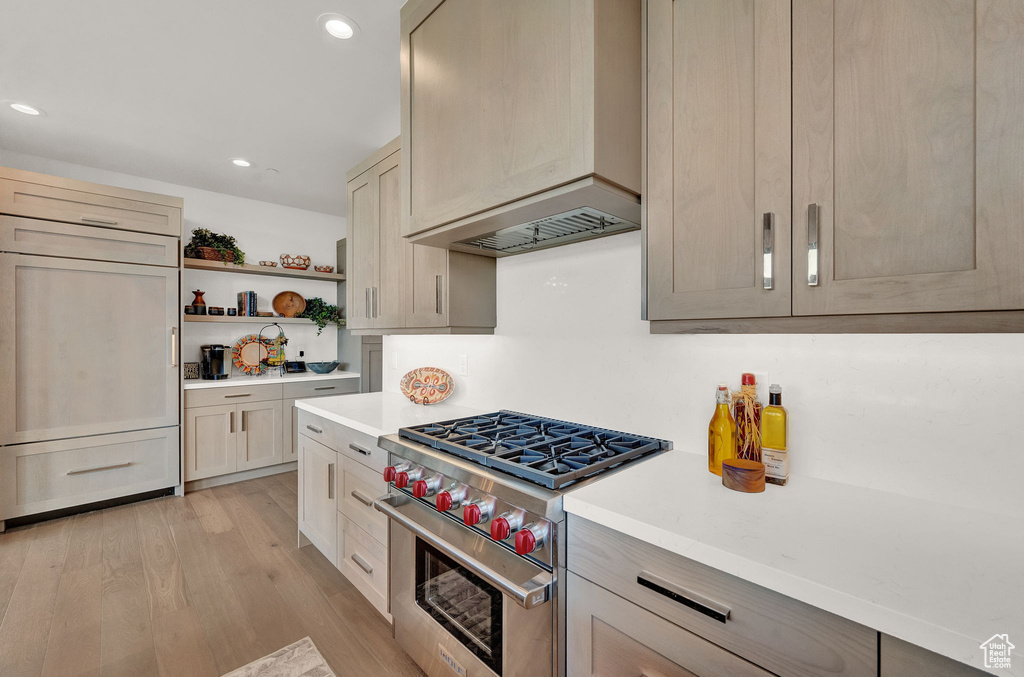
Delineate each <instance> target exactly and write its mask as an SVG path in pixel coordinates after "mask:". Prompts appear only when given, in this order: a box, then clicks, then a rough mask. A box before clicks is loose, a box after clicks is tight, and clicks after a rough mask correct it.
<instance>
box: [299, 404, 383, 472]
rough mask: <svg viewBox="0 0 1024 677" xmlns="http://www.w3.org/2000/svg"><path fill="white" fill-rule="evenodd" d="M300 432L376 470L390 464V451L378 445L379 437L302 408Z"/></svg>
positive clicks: (381, 470) (300, 412) (380, 470)
mask: <svg viewBox="0 0 1024 677" xmlns="http://www.w3.org/2000/svg"><path fill="white" fill-rule="evenodd" d="M299 434H301V435H305V436H307V437H309V438H311V439H314V440H317V441H318V442H320V443H321V444H324V445H326V446H328V447H330V448H331V449H334V450H335V451H337V452H339V453H342V454H345V455H346V456H348V457H349V458H351V459H353V460H355V461H357V462H359V463H362V464H363V465H365V466H367V467H368V468H370V470H373V471H375V472H383V470H384V468H386V467H387V465H388V452H386V451H384V450H383V449H381V448H380V447H378V446H377V438H375V437H371V436H370V435H367V434H366V433H361V432H359V431H358V430H353V429H351V428H347V427H345V426H343V425H341V424H340V423H335V422H334V421H328V420H327V419H325V418H322V417H320V416H317V415H316V414H311V413H309V412H308V411H303V410H301V409H300V410H299Z"/></svg>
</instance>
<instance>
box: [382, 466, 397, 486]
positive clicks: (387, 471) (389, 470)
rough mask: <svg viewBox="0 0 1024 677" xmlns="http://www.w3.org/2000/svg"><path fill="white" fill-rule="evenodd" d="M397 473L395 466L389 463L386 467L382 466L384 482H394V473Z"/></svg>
mask: <svg viewBox="0 0 1024 677" xmlns="http://www.w3.org/2000/svg"><path fill="white" fill-rule="evenodd" d="M397 474H398V471H397V470H395V466H393V465H389V466H388V467H386V468H384V481H385V482H394V481H395V475H397Z"/></svg>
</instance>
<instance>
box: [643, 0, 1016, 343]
mask: <svg viewBox="0 0 1024 677" xmlns="http://www.w3.org/2000/svg"><path fill="white" fill-rule="evenodd" d="M940 5H941V6H940ZM940 5H936V6H935V7H932V6H931V5H930V4H929V5H928V7H927V8H926V7H924V6H922V5H921V4H920V3H916V2H910V1H909V0H860V1H858V2H841V1H836V0H794V1H793V2H792V17H790V2H789V1H788V0H786V1H783V2H780V1H778V0H765V1H764V2H757V3H752V2H749V1H746V0H721V1H719V2H715V3H706V2H696V1H691V0H676V1H675V2H673V1H671V0H649V3H648V10H647V18H646V21H647V35H648V50H647V56H646V58H647V66H648V67H647V82H646V94H645V95H646V98H647V115H646V143H647V148H648V153H647V163H648V165H647V172H646V177H647V182H646V185H645V203H646V221H645V227H646V248H645V249H646V257H647V297H646V298H647V314H648V319H651V320H652V321H653V322H652V331H655V332H658V331H814V332H827V331H1007V330H1009V331H1020V330H1021V328H1022V327H1024V319H1022V316H1024V314H1022V313H1019V312H1015V313H1005V312H993V311H1007V310H1013V311H1020V310H1021V309H1024V268H1021V266H1020V265H1019V261H1020V260H1021V257H1022V255H1024V222H1022V221H1021V219H1020V214H1022V213H1024V183H1022V182H1021V181H1020V180H1019V177H1021V176H1024V155H1022V154H1021V153H1020V152H1018V151H1019V149H1020V148H1021V147H1022V145H1024V81H1022V80H1021V79H1020V78H1018V77H1016V75H1015V73H1016V72H1017V70H1019V69H1018V67H1017V65H1018V64H1020V63H1022V62H1024V1H1022V0H1012V1H1011V0H1008V1H1006V2H999V3H984V2H976V1H975V0H951V1H950V2H944V3H940ZM790 27H792V28H790ZM790 49H792V58H791V60H790V56H789V55H790ZM790 66H791V67H792V70H791V71H790ZM790 101H792V104H790ZM790 105H792V109H791V108H790ZM791 209H792V213H791V212H790V210H791ZM966 311H975V312H970V313H968V312H966ZM976 311H988V312H976ZM730 318H735V319H730ZM778 318H785V319H778Z"/></svg>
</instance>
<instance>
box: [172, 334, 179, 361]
mask: <svg viewBox="0 0 1024 677" xmlns="http://www.w3.org/2000/svg"><path fill="white" fill-rule="evenodd" d="M171 366H172V367H177V366H178V328H177V327H171Z"/></svg>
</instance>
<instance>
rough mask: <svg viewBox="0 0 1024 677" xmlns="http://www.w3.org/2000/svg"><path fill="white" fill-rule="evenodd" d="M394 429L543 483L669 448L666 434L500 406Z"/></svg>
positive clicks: (558, 483)
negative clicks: (661, 437) (618, 428)
mask: <svg viewBox="0 0 1024 677" xmlns="http://www.w3.org/2000/svg"><path fill="white" fill-rule="evenodd" d="M398 434H399V436H400V437H404V438H405V439H408V440H414V441H416V442H420V443H422V444H426V445H428V446H430V447H433V448H434V449H438V450H439V451H444V452H447V453H450V454H454V455H455V456H459V457H461V458H464V459H467V460H470V461H474V462H476V463H479V464H480V465H483V466H486V467H488V468H493V469H494V470H500V471H502V472H505V473H508V474H510V475H515V476H516V477H520V478H522V479H525V480H529V481H530V482H533V483H535V484H539V485H541V486H544V487H547V488H549V489H559V488H563V487H566V486H568V485H570V484H572V483H574V482H578V481H579V480H582V479H584V478H587V477H592V476H594V475H597V474H600V473H602V472H606V471H608V470H611V469H612V468H617V467H619V466H621V465H622V464H624V463H629V462H632V461H635V460H637V459H639V458H642V457H644V456H648V455H650V454H653V453H656V452H659V451H664V450H667V449H671V448H672V443H671V442H670V441H668V440H659V439H655V438H653V437H643V436H641V435H631V434H628V433H623V432H617V431H614V430H606V429H604V428H594V427H591V426H586V425H580V424H577V423H570V422H568V421H559V420H557V419H552V418H544V417H542V416H533V415H531V414H522V413H519V412H515V411H506V410H504V409H503V410H501V411H498V412H495V413H493V414H482V415H480V416H470V417H467V418H457V419H452V420H450V421H441V422H439V423H427V424H424V425H417V426H412V427H409V428H402V429H401V430H399V431H398Z"/></svg>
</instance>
